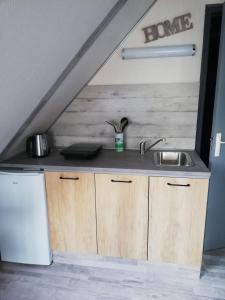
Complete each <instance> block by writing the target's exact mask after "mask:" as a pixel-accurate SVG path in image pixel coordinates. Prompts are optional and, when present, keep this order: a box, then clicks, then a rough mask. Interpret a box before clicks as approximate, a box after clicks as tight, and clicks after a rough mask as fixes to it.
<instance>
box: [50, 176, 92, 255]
mask: <svg viewBox="0 0 225 300" xmlns="http://www.w3.org/2000/svg"><path fill="white" fill-rule="evenodd" d="M45 179H46V189H47V198H48V214H49V223H50V231H51V244H52V248H53V250H60V251H68V252H76V253H93V254H95V253H97V245H96V213H95V212H96V211H95V185H94V184H95V183H94V175H93V174H84V173H68V172H66V173H59V172H47V173H45Z"/></svg>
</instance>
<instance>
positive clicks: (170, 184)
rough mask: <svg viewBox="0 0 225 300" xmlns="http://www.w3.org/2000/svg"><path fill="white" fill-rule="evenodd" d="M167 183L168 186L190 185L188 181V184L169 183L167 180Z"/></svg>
mask: <svg viewBox="0 0 225 300" xmlns="http://www.w3.org/2000/svg"><path fill="white" fill-rule="evenodd" d="M167 185H169V186H181V187H190V186H191V185H190V183H188V184H178V183H169V182H167Z"/></svg>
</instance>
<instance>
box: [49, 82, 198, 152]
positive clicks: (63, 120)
mask: <svg viewBox="0 0 225 300" xmlns="http://www.w3.org/2000/svg"><path fill="white" fill-rule="evenodd" d="M198 93H199V83H198V82H195V83H171V84H150V85H112V86H87V87H86V88H85V89H84V90H83V91H82V92H81V93H80V95H79V96H78V97H77V98H76V99H74V101H73V102H72V104H71V105H70V106H69V107H68V108H67V110H66V111H65V112H64V113H63V114H62V115H61V117H60V118H59V119H58V120H57V121H56V123H55V124H54V125H53V127H52V128H51V129H50V132H49V134H50V135H52V137H53V140H54V143H55V146H57V147H64V146H69V145H70V144H72V143H76V142H100V143H102V144H103V145H104V147H105V148H113V146H114V132H113V130H112V128H111V126H109V125H107V124H106V123H105V121H106V120H114V119H115V120H119V119H120V118H121V117H124V116H126V117H128V118H129V120H130V125H129V127H128V128H127V130H126V145H127V148H129V149H137V148H138V146H139V142H140V141H141V139H143V138H152V139H153V140H154V139H156V138H159V137H166V138H167V142H166V143H165V144H164V145H162V144H161V145H160V146H159V147H160V148H168V149H169V148H180V149H194V144H195V131H196V121H197V108H198Z"/></svg>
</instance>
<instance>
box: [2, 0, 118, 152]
mask: <svg viewBox="0 0 225 300" xmlns="http://www.w3.org/2000/svg"><path fill="white" fill-rule="evenodd" d="M102 2H103V1H102V0H95V1H93V0H82V1H80V0H63V1H62V0H20V1H16V0H8V1H3V2H0V45H1V47H0V66H1V72H0V104H1V109H0V152H1V150H3V149H4V147H5V146H6V145H7V144H8V142H9V141H10V140H11V139H12V138H13V136H14V135H15V133H16V131H17V130H18V129H19V128H20V126H22V124H23V123H24V122H25V121H26V119H27V118H28V117H29V116H30V114H31V112H32V111H33V110H34V109H35V107H36V106H37V105H38V104H39V102H40V101H41V99H42V97H43V96H44V95H45V94H46V92H47V91H48V89H49V88H50V87H51V86H52V85H53V83H54V82H55V81H56V79H57V78H58V77H59V75H60V74H61V73H62V71H63V70H64V68H65V67H66V65H67V64H68V63H69V62H70V60H71V59H72V58H73V57H74V56H75V54H76V53H77V52H78V51H79V49H80V47H81V46H82V45H83V44H84V42H85V41H86V40H87V39H88V38H89V36H90V35H91V34H92V32H93V31H94V30H95V28H96V27H97V26H98V25H99V24H100V22H101V21H102V20H103V19H104V17H105V16H106V15H107V14H108V12H109V11H110V9H111V8H112V7H113V6H114V5H115V3H116V2H117V0H104V5H103V3H102Z"/></svg>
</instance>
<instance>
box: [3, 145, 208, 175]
mask: <svg viewBox="0 0 225 300" xmlns="http://www.w3.org/2000/svg"><path fill="white" fill-rule="evenodd" d="M154 152H155V151H149V152H147V153H146V154H145V155H144V156H141V155H140V154H139V152H138V151H136V150H126V151H124V152H121V153H116V152H115V151H114V150H102V151H101V152H100V153H99V154H98V156H96V157H95V158H93V159H89V160H87V159H86V160H82V159H72V160H68V159H65V158H64V157H63V156H62V155H60V152H59V150H57V149H55V150H53V151H52V153H51V154H50V155H49V156H48V157H45V158H32V157H29V156H28V155H27V154H26V153H23V154H20V155H17V156H15V157H13V158H11V159H9V160H5V161H2V162H1V163H0V168H1V169H2V170H4V169H18V170H31V171H34V170H44V171H59V172H62V171H70V172H92V173H118V174H136V175H148V176H169V177H189V178H190V177H191V178H209V177H210V172H209V170H208V169H207V167H206V166H205V165H204V163H203V162H202V160H201V159H200V158H199V156H198V155H197V153H196V152H194V151H186V152H188V153H189V154H190V155H191V158H192V160H193V161H194V166H192V167H165V166H164V167H157V166H155V164H154V160H153V156H154Z"/></svg>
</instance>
